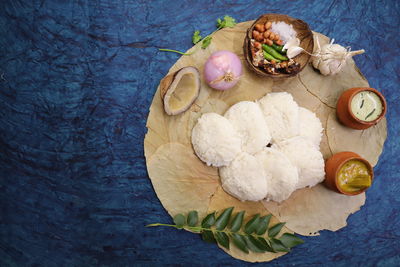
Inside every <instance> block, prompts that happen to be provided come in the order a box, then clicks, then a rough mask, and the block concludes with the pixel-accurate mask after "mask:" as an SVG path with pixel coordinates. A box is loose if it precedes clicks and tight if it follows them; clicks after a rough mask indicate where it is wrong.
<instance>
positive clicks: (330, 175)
mask: <svg viewBox="0 0 400 267" xmlns="http://www.w3.org/2000/svg"><path fill="white" fill-rule="evenodd" d="M353 159H355V160H359V161H361V162H363V163H364V164H365V165H366V166H367V168H368V172H369V173H370V174H371V182H372V181H373V179H374V171H373V169H372V166H371V164H369V162H368V161H367V160H365V159H364V158H362V157H361V156H360V155H358V154H356V153H354V152H350V151H344V152H339V153H336V154H334V155H333V156H332V157H330V158H329V159H328V160H327V161H326V163H325V173H326V176H325V182H324V183H325V185H326V186H327V187H328V188H330V189H332V190H333V191H336V192H338V193H341V194H344V195H348V196H354V195H358V194H361V193H362V192H364V191H365V190H367V189H368V188H369V187H367V188H364V189H362V190H359V191H355V192H346V191H343V190H342V189H341V188H340V187H339V185H338V181H337V176H338V172H339V170H340V168H342V166H343V165H344V164H345V163H346V162H348V161H349V160H353Z"/></svg>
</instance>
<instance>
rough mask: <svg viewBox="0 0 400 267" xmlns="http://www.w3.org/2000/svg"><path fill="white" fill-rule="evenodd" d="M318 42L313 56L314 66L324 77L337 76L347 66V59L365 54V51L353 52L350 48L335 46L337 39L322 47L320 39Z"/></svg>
mask: <svg viewBox="0 0 400 267" xmlns="http://www.w3.org/2000/svg"><path fill="white" fill-rule="evenodd" d="M316 40H317V51H316V52H315V53H314V54H313V57H312V64H313V66H314V68H316V69H319V71H320V72H321V74H323V75H334V74H337V73H338V72H339V71H340V70H341V69H342V68H343V67H344V66H345V65H346V61H347V59H349V58H351V57H352V56H355V55H359V54H362V53H364V52H365V50H364V49H361V50H357V51H351V49H350V48H344V47H343V46H341V45H338V44H333V42H334V41H335V39H332V41H331V42H330V43H329V44H326V45H323V46H322V47H321V46H320V44H319V40H318V37H317V39H316Z"/></svg>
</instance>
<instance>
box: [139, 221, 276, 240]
mask: <svg viewBox="0 0 400 267" xmlns="http://www.w3.org/2000/svg"><path fill="white" fill-rule="evenodd" d="M157 226H167V227H173V228H176V229H184V230H189V231H194V232H200V231H211V232H213V233H217V232H219V233H225V234H227V235H231V234H234V233H235V234H238V235H241V236H249V235H251V236H253V237H263V238H265V239H271V238H270V237H269V236H267V235H257V234H247V233H244V232H232V231H229V230H225V229H224V230H217V229H215V228H204V227H201V226H187V225H185V226H183V227H179V226H177V225H175V224H164V223H152V224H148V225H146V227H157Z"/></svg>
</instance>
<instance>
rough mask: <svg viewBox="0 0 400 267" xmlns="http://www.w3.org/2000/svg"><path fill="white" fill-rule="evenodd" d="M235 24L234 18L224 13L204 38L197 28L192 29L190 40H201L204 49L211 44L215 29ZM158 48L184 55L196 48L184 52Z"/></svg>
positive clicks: (162, 49)
mask: <svg viewBox="0 0 400 267" xmlns="http://www.w3.org/2000/svg"><path fill="white" fill-rule="evenodd" d="M235 25H236V21H235V19H234V18H232V17H230V16H227V15H225V16H224V18H223V19H222V20H221V19H220V18H219V19H217V29H216V30H215V31H213V32H212V33H211V34H209V35H207V36H205V37H204V38H202V36H201V35H200V31H199V30H196V31H194V33H193V36H192V42H193V44H197V43H198V42H200V41H201V48H202V49H206V48H207V47H208V46H209V45H210V44H211V40H212V35H213V34H214V33H215V32H216V31H218V30H220V29H222V28H232V27H234V26H235ZM159 50H160V51H165V52H174V53H178V54H181V55H185V56H189V55H192V54H193V53H195V52H196V50H193V51H192V52H190V53H184V52H181V51H178V50H174V49H165V48H161V49H159Z"/></svg>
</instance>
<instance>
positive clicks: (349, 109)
mask: <svg viewBox="0 0 400 267" xmlns="http://www.w3.org/2000/svg"><path fill="white" fill-rule="evenodd" d="M348 90H354V91H353V92H352V93H351V94H350V97H349V101H348V102H347V109H348V111H349V114H350V116H351V118H352V119H353V120H355V121H357V122H358V123H360V124H362V125H375V124H377V123H378V122H379V121H380V120H382V119H383V117H384V116H385V115H386V99H385V97H384V96H383V95H382V93H381V92H379V91H378V90H376V89H375V88H371V87H354V88H350V89H348ZM361 91H370V92H373V93H375V94H376V95H378V96H379V98H380V100H381V101H382V109H383V110H382V113H381V114H380V115H379V117H378V118H376V119H375V120H373V121H363V120H360V119H358V118H357V117H356V116H355V115H354V114H353V112H352V110H351V101H352V100H353V97H354V96H355V95H356V94H357V93H359V92H361Z"/></svg>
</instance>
